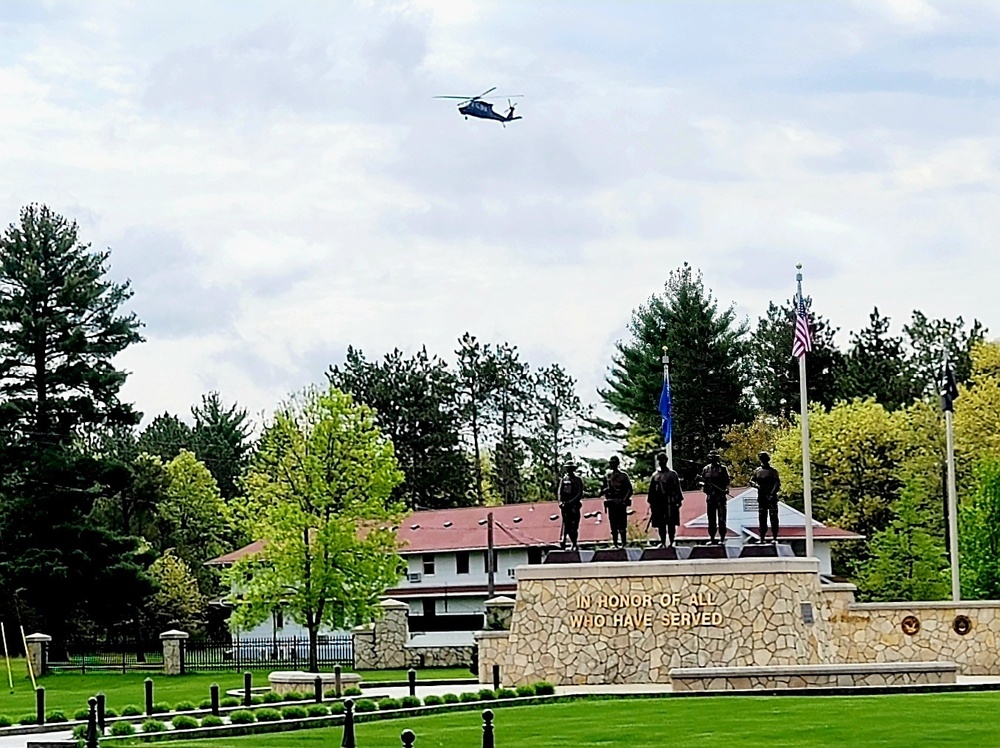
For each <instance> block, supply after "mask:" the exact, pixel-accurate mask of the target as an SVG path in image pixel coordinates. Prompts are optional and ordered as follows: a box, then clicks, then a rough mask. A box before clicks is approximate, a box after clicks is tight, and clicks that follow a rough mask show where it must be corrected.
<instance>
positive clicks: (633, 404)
mask: <svg viewBox="0 0 1000 748" xmlns="http://www.w3.org/2000/svg"><path fill="white" fill-rule="evenodd" d="M628 330H629V333H630V338H629V339H628V340H625V341H619V342H618V343H617V344H616V346H615V348H616V352H615V355H614V356H613V358H612V364H611V367H610V369H609V371H608V375H607V384H608V386H607V388H606V389H603V390H601V391H600V395H601V397H602V398H603V399H604V401H605V402H606V403H607V404H608V406H609V407H611V408H612V409H613V410H614V411H616V412H618V413H620V414H621V415H623V416H625V417H627V418H629V419H630V420H631V421H632V422H633V423H634V424H635V425H636V427H637V430H638V434H639V435H649V436H654V435H656V434H659V432H660V423H661V421H660V415H659V413H658V411H657V405H658V403H659V399H660V389H661V387H662V384H663V366H662V363H661V357H662V355H663V351H662V349H663V346H667V347H668V350H669V353H670V384H671V394H672V402H673V424H674V434H675V437H674V446H673V452H674V465H675V468H676V469H677V471H678V473H680V475H681V478H682V480H684V481H685V483H686V484H687V485H691V484H692V482H693V479H694V477H695V475H696V474H697V472H698V470H699V468H700V467H701V465H702V464H704V461H705V460H706V457H707V453H708V451H709V450H711V449H713V448H715V447H719V446H721V445H722V431H723V429H725V428H726V427H728V426H731V425H732V424H734V423H742V422H744V421H746V420H747V419H748V416H749V409H748V407H747V403H746V396H745V393H746V391H747V388H748V378H747V371H746V360H745V356H746V351H747V346H746V333H747V324H746V322H739V321H737V319H736V312H735V310H734V308H733V307H729V308H726V309H720V308H719V302H718V301H717V300H716V299H715V298H714V297H713V295H712V293H711V291H710V290H708V289H706V288H705V284H704V281H703V280H702V276H701V273H700V272H695V271H694V270H693V269H692V268H691V267H690V266H689V265H687V264H685V265H683V266H682V267H681V268H679V269H677V270H675V271H673V272H671V273H670V277H669V279H668V280H667V283H666V285H665V288H664V292H663V294H661V295H657V296H653V297H651V298H650V299H649V301H648V302H647V303H646V304H644V305H642V306H640V307H638V308H637V309H635V310H634V311H633V312H632V320H631V322H630V323H629V326H628ZM661 448H662V446H661V445H659V443H658V442H657V449H661ZM632 456H633V457H634V458H635V459H636V471H637V472H638V473H640V474H648V473H651V472H652V469H653V461H652V457H653V453H646V454H638V453H635V454H633V455H632Z"/></svg>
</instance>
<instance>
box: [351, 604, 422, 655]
mask: <svg viewBox="0 0 1000 748" xmlns="http://www.w3.org/2000/svg"><path fill="white" fill-rule="evenodd" d="M379 605H380V607H381V608H382V616H381V617H380V618H379V619H378V620H376V621H375V622H374V623H370V624H368V625H367V626H358V627H357V628H355V629H354V630H353V631H352V632H351V633H352V634H353V636H354V666H355V667H356V668H357V669H358V670H369V669H371V670H384V669H389V668H404V667H406V666H407V664H408V663H407V661H406V652H405V651H404V650H403V647H404V646H405V645H406V642H407V641H408V640H409V638H410V625H409V618H410V606H409V605H407V604H406V603H403V602H400V601H399V600H391V599H389V600H383V601H382V602H381V603H379Z"/></svg>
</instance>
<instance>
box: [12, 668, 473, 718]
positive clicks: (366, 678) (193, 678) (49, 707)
mask: <svg viewBox="0 0 1000 748" xmlns="http://www.w3.org/2000/svg"><path fill="white" fill-rule="evenodd" d="M272 669H273V668H269V669H267V670H252V671H250V672H252V673H253V685H254V687H258V686H266V685H267V675H268V673H270V672H271V670H272ZM11 671H12V673H13V677H14V693H13V694H11V693H10V692H9V691H10V688H9V684H8V681H7V670H6V667H5V665H3V664H2V662H0V714H6V715H7V716H8V717H12V718H14V719H17V718H18V717H21V716H23V715H27V714H33V713H34V711H35V692H34V689H33V688H32V686H31V680H30V678H29V677H28V676H27V675H26V672H27V666H26V664H25V661H24V660H23V659H20V660H12V661H11ZM147 677H148V678H152V679H153V700H154V701H155V702H157V703H165V704H169V705H170V706H174V705H175V704H177V702H179V701H190V702H192V703H194V704H195V706H197V705H198V703H199V702H201V701H204V700H206V699H208V698H209V688H210V687H211V685H212V684H213V683H218V684H219V688H220V689H221V690H222V694H223V696H224V695H225V692H226V691H227V690H230V689H234V688H243V673H242V672H213V673H189V674H186V675H174V676H168V675H163V674H161V673H126V674H124V675H122V674H121V673H116V672H94V671H91V672H88V673H86V674H81V673H78V672H61V673H51V674H49V675H46V676H44V677H42V678H39V679H38V685H39V686H43V687H44V688H45V711H46V712H53V711H61V712H63V713H64V714H65V715H66V716H67V717H69V718H72V717H73V713H74V712H76V711H77V710H79V709H83V708H84V707H86V706H87V699H89V698H90V697H91V696H94V695H95V694H97V693H98V692H103V693H104V695H105V696H106V697H107V704H108V707H110V708H111V709H114V710H115V711H117V712H121V710H122V707H124V706H125V705H127V704H135V705H136V706H139V707H140V708H142V707H143V706H144V704H145V690H144V689H145V686H144V685H143V683H144V681H145V680H146V678H147ZM361 677H362V679H363V680H362V683H363V684H364V683H366V682H367V683H375V682H379V681H392V680H398V681H405V680H406V677H407V671H406V670H372V671H364V672H362V673H361ZM417 677H418V679H422V680H429V679H432V678H433V679H436V678H449V679H450V678H465V677H470V678H471V677H472V675H471V673H469V671H468V669H467V668H434V669H426V670H420V671H418V674H417Z"/></svg>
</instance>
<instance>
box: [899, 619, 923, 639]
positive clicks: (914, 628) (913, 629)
mask: <svg viewBox="0 0 1000 748" xmlns="http://www.w3.org/2000/svg"><path fill="white" fill-rule="evenodd" d="M901 626H902V629H903V633H904V634H906V635H907V636H913V635H914V634H915V633H917V632H918V631H920V619H919V618H917V617H916V616H907V617H906V618H904V619H903V623H902V624H901Z"/></svg>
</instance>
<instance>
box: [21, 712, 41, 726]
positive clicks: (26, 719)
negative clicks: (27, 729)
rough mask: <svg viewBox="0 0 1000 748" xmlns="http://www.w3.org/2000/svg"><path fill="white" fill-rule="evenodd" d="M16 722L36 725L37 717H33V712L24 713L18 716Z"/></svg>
mask: <svg viewBox="0 0 1000 748" xmlns="http://www.w3.org/2000/svg"><path fill="white" fill-rule="evenodd" d="M17 724H19V725H37V724H38V719H37V718H36V717H35V715H34V714H25V715H22V716H21V717H20V718H18V720H17Z"/></svg>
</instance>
